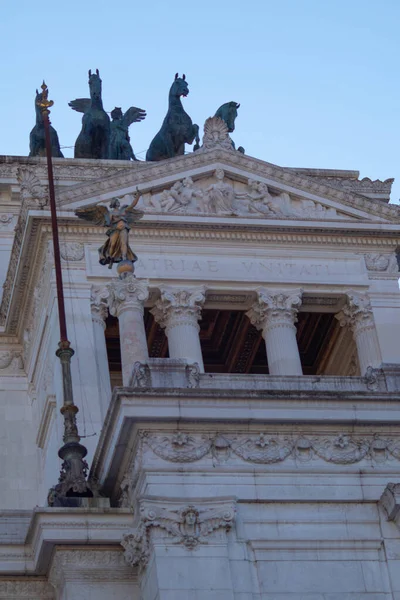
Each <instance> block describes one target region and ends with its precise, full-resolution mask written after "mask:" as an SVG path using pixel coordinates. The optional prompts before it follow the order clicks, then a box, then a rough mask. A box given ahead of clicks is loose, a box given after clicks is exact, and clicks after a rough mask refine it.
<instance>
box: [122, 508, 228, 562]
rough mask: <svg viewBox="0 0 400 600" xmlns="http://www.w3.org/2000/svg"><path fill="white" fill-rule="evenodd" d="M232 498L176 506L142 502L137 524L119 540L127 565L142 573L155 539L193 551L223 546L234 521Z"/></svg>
mask: <svg viewBox="0 0 400 600" xmlns="http://www.w3.org/2000/svg"><path fill="white" fill-rule="evenodd" d="M235 513H236V507H235V500H234V499H233V498H229V499H228V498H224V499H215V500H214V501H203V500H202V501H198V502H196V503H195V504H187V505H184V506H177V505H176V503H175V505H174V503H172V502H171V501H168V500H164V501H163V500H150V499H141V500H140V501H139V523H138V524H137V526H136V527H135V528H134V529H132V530H131V531H129V532H128V533H126V534H125V535H124V536H123V538H122V541H121V545H122V546H123V548H124V549H125V552H124V556H125V560H126V562H127V563H128V564H129V565H131V566H137V567H139V570H143V569H144V568H145V567H146V565H147V563H148V561H149V558H150V554H151V545H152V542H153V541H154V540H155V539H156V540H157V541H158V543H159V542H160V540H162V541H163V542H164V543H165V544H174V545H180V546H183V547H184V548H186V549H187V550H188V551H193V550H195V549H196V548H198V547H199V546H200V545H206V544H209V543H210V542H212V543H214V544H215V543H219V544H221V543H226V533H227V532H228V531H229V530H230V529H231V528H232V526H233V524H234V520H235Z"/></svg>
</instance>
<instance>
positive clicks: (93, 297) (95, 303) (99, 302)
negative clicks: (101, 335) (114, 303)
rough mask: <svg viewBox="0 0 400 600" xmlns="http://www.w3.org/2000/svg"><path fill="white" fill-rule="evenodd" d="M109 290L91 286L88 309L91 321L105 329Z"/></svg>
mask: <svg viewBox="0 0 400 600" xmlns="http://www.w3.org/2000/svg"><path fill="white" fill-rule="evenodd" d="M109 297H110V293H109V290H108V289H107V288H106V287H103V288H100V287H97V286H93V287H92V289H91V291H90V309H91V311H92V319H93V321H96V323H99V324H100V325H101V326H102V327H104V329H105V327H106V324H105V320H106V318H107V316H108V300H109Z"/></svg>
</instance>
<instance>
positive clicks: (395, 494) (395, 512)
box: [379, 483, 400, 525]
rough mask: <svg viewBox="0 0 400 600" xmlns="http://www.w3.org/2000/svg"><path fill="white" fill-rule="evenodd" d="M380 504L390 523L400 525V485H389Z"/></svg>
mask: <svg viewBox="0 0 400 600" xmlns="http://www.w3.org/2000/svg"><path fill="white" fill-rule="evenodd" d="M379 502H380V504H381V506H383V508H384V509H385V511H386V514H387V519H388V521H395V522H396V524H397V525H400V483H388V484H387V486H386V488H385V491H384V492H383V494H382V496H381V498H380V500H379Z"/></svg>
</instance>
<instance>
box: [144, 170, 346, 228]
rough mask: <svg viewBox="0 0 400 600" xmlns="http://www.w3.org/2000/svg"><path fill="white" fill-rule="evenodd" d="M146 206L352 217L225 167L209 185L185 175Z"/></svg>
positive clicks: (197, 211)
mask: <svg viewBox="0 0 400 600" xmlns="http://www.w3.org/2000/svg"><path fill="white" fill-rule="evenodd" d="M142 208H143V210H144V211H145V212H150V213H151V212H155V213H163V214H182V215H185V214H187V215H189V214H190V215H200V216H205V215H208V216H217V215H219V216H232V217H235V216H236V217H238V216H240V217H253V218H263V219H266V218H267V219H293V218H294V219H322V220H326V219H328V220H338V219H343V218H347V219H349V218H351V217H349V216H347V215H343V214H338V213H337V211H336V209H335V208H332V207H327V206H323V205H322V204H320V203H318V202H314V201H313V200H309V199H297V198H293V197H292V196H291V195H289V194H288V193H286V192H281V193H280V194H278V193H274V192H272V191H271V190H270V189H269V188H268V186H267V185H266V184H265V183H263V182H261V181H258V180H256V179H249V180H248V182H247V184H242V183H240V182H237V181H236V182H233V180H231V179H229V178H228V177H227V176H226V173H225V171H224V170H223V169H217V170H216V171H215V172H214V174H213V178H212V180H211V181H210V180H207V183H205V184H204V183H202V182H194V181H193V179H192V178H191V177H185V178H184V179H182V180H180V181H177V182H175V183H174V185H173V186H172V187H171V188H169V189H165V190H163V191H162V192H159V193H150V194H146V195H145V196H144V200H143V205H142Z"/></svg>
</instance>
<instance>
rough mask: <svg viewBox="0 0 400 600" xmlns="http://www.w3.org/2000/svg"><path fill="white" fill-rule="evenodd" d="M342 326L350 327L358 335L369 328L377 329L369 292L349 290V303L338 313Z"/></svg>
mask: <svg viewBox="0 0 400 600" xmlns="http://www.w3.org/2000/svg"><path fill="white" fill-rule="evenodd" d="M336 318H337V319H338V321H339V323H340V325H341V327H350V328H351V329H352V331H353V333H354V336H355V337H357V336H358V335H359V334H360V333H362V332H364V331H367V330H368V329H375V323H374V316H373V313H372V308H371V303H370V300H369V297H368V294H362V293H358V292H353V291H352V290H350V291H348V292H347V303H346V305H345V306H344V308H343V310H342V311H341V312H340V313H338V314H337V315H336Z"/></svg>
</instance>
